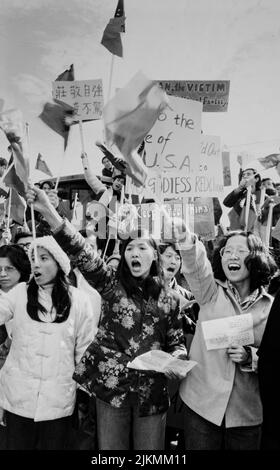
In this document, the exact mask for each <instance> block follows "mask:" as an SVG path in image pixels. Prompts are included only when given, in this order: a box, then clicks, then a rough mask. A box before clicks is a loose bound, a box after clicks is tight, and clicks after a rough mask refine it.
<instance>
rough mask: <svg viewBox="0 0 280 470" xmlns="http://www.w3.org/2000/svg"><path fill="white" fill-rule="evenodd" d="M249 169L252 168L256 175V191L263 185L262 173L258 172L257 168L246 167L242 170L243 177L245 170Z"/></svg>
mask: <svg viewBox="0 0 280 470" xmlns="http://www.w3.org/2000/svg"><path fill="white" fill-rule="evenodd" d="M247 170H252V171H253V172H254V176H255V179H256V191H258V190H260V189H261V185H262V179H261V175H260V174H259V173H257V170H256V169H255V168H245V170H242V177H243V173H244V171H247Z"/></svg>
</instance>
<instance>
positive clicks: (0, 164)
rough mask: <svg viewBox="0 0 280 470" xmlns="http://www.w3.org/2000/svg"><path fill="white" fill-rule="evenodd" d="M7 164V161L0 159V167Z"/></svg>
mask: <svg viewBox="0 0 280 470" xmlns="http://www.w3.org/2000/svg"><path fill="white" fill-rule="evenodd" d="M7 165H8V163H7V160H6V159H5V158H3V157H0V166H7Z"/></svg>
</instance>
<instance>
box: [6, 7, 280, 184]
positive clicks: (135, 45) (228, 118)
mask: <svg viewBox="0 0 280 470" xmlns="http://www.w3.org/2000/svg"><path fill="white" fill-rule="evenodd" d="M124 3H125V14H126V33H125V34H123V35H122V39H123V47H124V57H123V58H122V59H119V58H116V59H115V63H114V72H113V88H115V87H120V86H123V85H125V84H126V83H127V82H128V81H129V80H130V79H131V78H132V76H133V75H134V74H135V73H136V72H137V71H138V70H142V71H143V72H144V73H145V74H146V75H147V76H148V77H149V78H152V79H159V80H160V79H174V80H180V79H181V80H188V79H189V80H219V79H220V80H230V96H229V107H228V112H227V113H203V118H202V127H203V131H204V133H205V134H212V135H220V136H221V139H222V143H223V145H227V146H228V147H229V148H230V150H231V153H232V159H235V158H236V157H235V156H234V155H236V153H237V152H239V151H241V150H243V151H246V152H249V153H252V154H253V155H255V156H256V157H260V156H265V155H267V154H268V153H274V152H278V151H279V148H280V132H279V123H280V103H279V77H280V65H279V64H280V61H279V57H280V38H279V36H280V25H279V17H280V2H279V0H176V1H174V0H125V2H124ZM116 5H117V0H0V7H1V16H0V38H1V40H0V59H1V69H0V98H3V99H4V100H5V109H8V108H10V107H18V108H20V109H21V110H22V112H23V114H24V120H25V121H27V122H28V123H29V125H30V158H31V166H33V167H34V164H35V159H36V157H37V153H38V152H41V153H42V154H43V156H44V157H45V159H46V161H47V163H48V164H49V167H50V168H51V170H52V172H53V173H54V174H56V173H57V171H58V168H59V164H60V161H61V155H62V151H63V143H62V139H61V138H60V137H59V136H58V135H57V134H55V133H54V132H53V131H51V130H50V129H49V128H48V127H46V126H45V125H44V124H43V123H42V122H41V121H40V120H39V119H38V117H37V116H38V114H39V113H40V112H41V110H42V105H43V104H44V102H45V101H47V100H48V99H49V98H50V96H51V82H52V81H53V80H55V78H56V77H57V75H58V74H60V73H61V72H62V71H63V70H65V69H66V68H68V67H69V66H70V64H71V63H74V67H75V78H76V79H77V80H86V79H95V78H102V80H103V85H104V95H105V98H106V97H107V92H108V91H107V89H108V82H109V71H110V63H111V54H110V53H109V52H108V51H107V50H106V49H105V48H104V47H103V46H102V45H101V44H100V40H101V37H102V34H103V31H104V28H105V26H106V24H107V23H108V21H109V19H110V18H111V17H112V16H113V15H114V12H115V8H116ZM84 128H85V140H86V150H87V152H88V154H89V156H90V158H91V159H94V158H95V160H96V161H97V165H96V168H97V170H99V169H100V164H99V160H100V158H99V156H98V154H97V153H96V152H95V150H94V141H95V139H96V138H100V136H101V129H102V128H101V123H100V122H99V123H93V122H91V123H88V124H85V125H84ZM6 147H7V141H6V138H5V137H4V136H3V135H1V136H0V154H1V155H3V156H6V157H7V152H6ZM80 151H81V145H80V139H79V133H78V129H77V126H74V128H72V129H71V135H70V140H69V146H68V150H67V154H66V158H67V164H65V166H64V169H63V174H71V173H81V172H82V166H81V162H80ZM273 171H274V170H273ZM273 175H275V180H279V177H278V176H277V174H276V172H274V173H273ZM33 176H34V179H35V180H38V179H40V178H43V174H42V173H40V172H38V171H36V170H34V171H33Z"/></svg>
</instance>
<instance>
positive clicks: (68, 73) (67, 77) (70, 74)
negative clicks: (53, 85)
mask: <svg viewBox="0 0 280 470" xmlns="http://www.w3.org/2000/svg"><path fill="white" fill-rule="evenodd" d="M73 80H75V78H74V65H73V64H71V65H70V68H69V69H66V70H64V72H62V73H61V74H60V75H58V77H57V78H56V79H55V81H56V82H61V81H65V82H71V81H73Z"/></svg>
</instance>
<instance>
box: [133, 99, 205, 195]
mask: <svg viewBox="0 0 280 470" xmlns="http://www.w3.org/2000/svg"><path fill="white" fill-rule="evenodd" d="M201 111H202V105H201V103H198V102H197V101H192V100H184V99H182V98H177V97H174V96H172V97H170V107H168V108H166V109H165V110H164V111H163V112H162V113H161V114H160V115H159V117H158V119H157V121H156V123H155V125H154V126H153V127H152V129H151V131H150V132H149V133H148V134H147V135H146V137H145V155H144V157H143V161H144V163H145V165H146V167H147V168H148V177H147V180H146V184H145V189H144V190H142V191H141V190H140V191H139V193H138V194H141V192H142V195H143V194H144V195H145V196H146V197H149V198H150V197H153V198H155V199H158V198H159V199H160V200H163V199H164V198H169V197H171V198H173V197H183V196H193V195H196V193H197V191H196V185H197V184H198V175H199V171H200V169H199V156H200V136H201Z"/></svg>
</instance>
